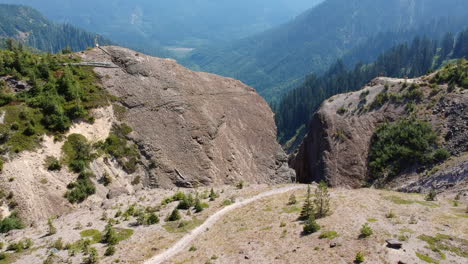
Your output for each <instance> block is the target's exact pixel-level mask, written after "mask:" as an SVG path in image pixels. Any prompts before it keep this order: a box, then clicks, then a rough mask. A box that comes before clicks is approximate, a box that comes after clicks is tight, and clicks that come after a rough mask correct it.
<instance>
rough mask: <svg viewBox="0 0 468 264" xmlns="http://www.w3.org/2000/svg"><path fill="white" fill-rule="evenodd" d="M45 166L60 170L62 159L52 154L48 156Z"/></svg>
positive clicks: (52, 169) (50, 169)
mask: <svg viewBox="0 0 468 264" xmlns="http://www.w3.org/2000/svg"><path fill="white" fill-rule="evenodd" d="M44 166H45V167H46V168H47V170H49V171H59V170H61V169H62V165H61V164H60V161H59V160H58V159H57V158H56V157H52V156H47V157H46V159H45V164H44Z"/></svg>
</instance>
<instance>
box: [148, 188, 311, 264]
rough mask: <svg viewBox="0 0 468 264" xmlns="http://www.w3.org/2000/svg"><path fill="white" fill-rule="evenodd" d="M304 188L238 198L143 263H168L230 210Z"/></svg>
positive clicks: (283, 189)
mask: <svg viewBox="0 0 468 264" xmlns="http://www.w3.org/2000/svg"><path fill="white" fill-rule="evenodd" d="M305 187H306V186H304V185H302V186H301V185H292V186H288V187H283V188H279V189H275V190H271V191H267V192H263V193H261V194H258V195H256V196H254V197H251V198H248V199H245V200H244V199H242V198H240V199H238V200H237V201H236V203H234V204H232V205H229V206H226V207H224V208H223V209H221V210H219V211H218V212H216V213H215V214H213V215H212V216H210V217H208V219H206V221H205V222H204V223H203V224H202V225H200V226H199V227H197V228H195V229H194V230H192V231H190V232H189V233H188V234H186V235H185V236H184V237H183V238H182V239H180V240H179V241H177V243H175V244H174V245H172V246H171V247H170V248H168V249H166V251H164V252H162V253H161V254H159V255H156V256H154V257H152V258H151V259H149V260H147V261H145V264H160V263H163V262H164V261H168V260H169V259H170V258H172V257H174V256H175V255H177V254H178V253H179V252H181V251H182V250H184V249H185V248H187V247H188V246H189V245H190V243H191V242H192V241H193V240H194V239H195V238H196V237H197V236H199V235H200V234H201V233H203V232H205V231H206V230H207V228H210V227H211V226H213V225H214V224H215V223H216V222H217V221H218V220H219V219H220V218H221V217H222V216H224V215H225V214H227V213H228V212H230V211H232V210H235V209H237V208H240V207H242V206H245V205H247V204H249V203H252V202H255V201H257V200H259V199H262V198H265V197H268V196H272V195H276V194H282V193H286V192H289V191H292V190H296V189H301V188H305Z"/></svg>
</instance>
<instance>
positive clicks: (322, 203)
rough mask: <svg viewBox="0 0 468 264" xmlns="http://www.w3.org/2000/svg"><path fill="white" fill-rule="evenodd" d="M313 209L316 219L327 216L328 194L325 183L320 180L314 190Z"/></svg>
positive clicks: (328, 206)
mask: <svg viewBox="0 0 468 264" xmlns="http://www.w3.org/2000/svg"><path fill="white" fill-rule="evenodd" d="M314 209H315V217H316V218H317V219H320V218H323V217H325V216H327V214H328V213H329V212H330V194H329V193H328V187H327V183H325V182H324V181H321V182H320V184H319V186H318V188H317V189H316V190H315V199H314Z"/></svg>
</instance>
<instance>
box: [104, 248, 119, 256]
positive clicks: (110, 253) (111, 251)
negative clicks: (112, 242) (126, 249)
mask: <svg viewBox="0 0 468 264" xmlns="http://www.w3.org/2000/svg"><path fill="white" fill-rule="evenodd" d="M115 251H116V250H115V246H109V247H107V248H106V251H105V252H104V256H107V257H108V256H113V255H114V254H115Z"/></svg>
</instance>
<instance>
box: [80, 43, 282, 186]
mask: <svg viewBox="0 0 468 264" xmlns="http://www.w3.org/2000/svg"><path fill="white" fill-rule="evenodd" d="M105 51H106V52H103V50H100V49H95V50H92V51H89V52H86V53H84V54H83V55H82V57H83V59H84V60H87V61H104V62H106V61H108V62H113V63H115V64H116V65H118V66H119V68H115V69H108V68H96V72H97V73H98V74H99V76H101V78H102V82H103V85H104V87H106V88H107V89H108V90H109V92H110V93H111V94H112V95H114V96H117V97H118V98H120V99H119V101H120V103H122V105H123V106H124V107H126V108H128V110H127V111H126V113H125V114H124V117H123V118H122V121H123V122H125V123H127V124H128V125H130V127H132V128H133V129H134V132H133V133H132V134H130V137H131V138H132V141H134V142H135V143H136V144H137V145H138V147H139V149H140V151H141V152H142V154H143V156H144V159H145V160H146V161H145V167H146V168H147V174H146V175H145V176H147V177H145V178H147V180H148V181H149V184H150V185H152V186H158V187H170V186H173V184H176V185H179V186H196V185H198V184H203V185H206V184H221V183H236V182H239V181H240V180H245V181H248V182H257V183H265V182H287V181H290V180H291V178H290V176H291V175H288V174H281V175H278V174H277V172H278V169H280V170H282V171H283V172H287V171H288V170H287V165H286V164H282V163H281V161H285V156H284V153H283V151H282V150H281V148H280V147H279V145H278V144H277V143H276V131H275V124H274V120H273V113H272V112H271V110H270V108H269V106H268V104H267V103H266V102H265V101H264V100H263V99H262V98H261V97H260V96H259V95H257V93H256V92H255V90H253V89H252V88H251V87H248V86H246V85H244V84H243V83H241V82H240V81H237V80H233V79H227V78H223V77H220V76H216V75H213V74H208V73H199V72H192V71H190V70H188V69H186V68H184V67H182V66H180V65H178V64H177V63H176V62H175V61H173V60H170V59H157V58H152V57H149V56H145V55H143V54H139V53H136V52H134V51H131V50H127V49H123V48H118V47H105ZM275 162H276V163H275ZM282 165H283V167H281V166H282Z"/></svg>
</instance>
